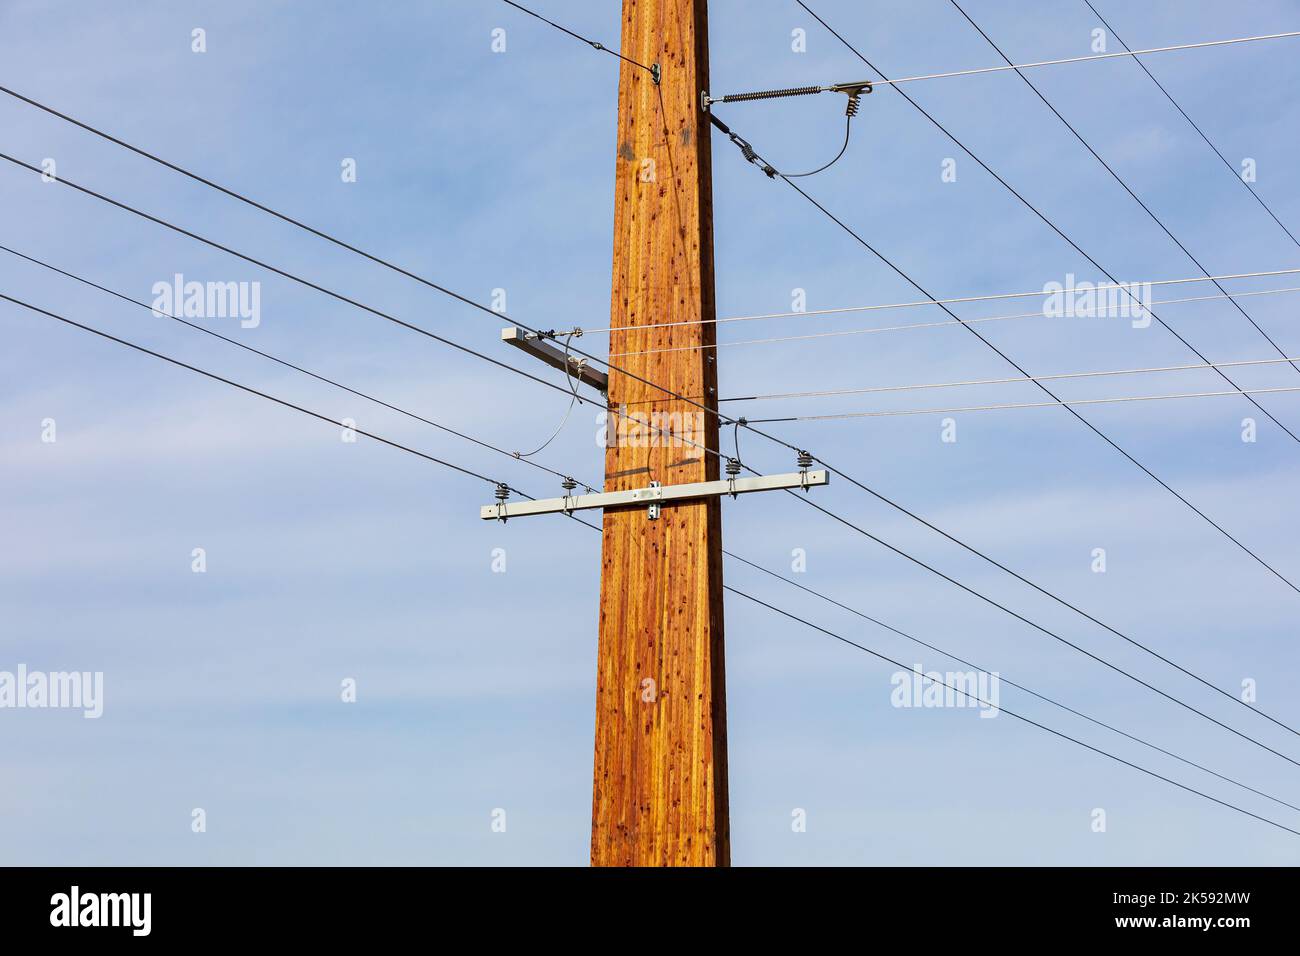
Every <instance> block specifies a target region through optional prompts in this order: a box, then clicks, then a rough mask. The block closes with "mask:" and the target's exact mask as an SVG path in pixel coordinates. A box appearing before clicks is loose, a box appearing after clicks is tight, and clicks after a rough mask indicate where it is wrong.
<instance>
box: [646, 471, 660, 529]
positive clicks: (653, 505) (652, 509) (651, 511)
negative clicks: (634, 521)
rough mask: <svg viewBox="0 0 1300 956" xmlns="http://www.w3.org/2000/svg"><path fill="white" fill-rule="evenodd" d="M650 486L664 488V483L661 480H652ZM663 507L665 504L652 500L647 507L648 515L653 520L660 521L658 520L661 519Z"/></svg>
mask: <svg viewBox="0 0 1300 956" xmlns="http://www.w3.org/2000/svg"><path fill="white" fill-rule="evenodd" d="M650 487H651V488H662V487H663V484H662V483H660V482H658V481H652V482H650ZM662 508H663V505H662V504H660V503H659V502H658V501H652V502H650V505H649V507H647V508H646V517H647V518H649V519H650V520H651V521H658V520H659V515H660V511H661V509H662Z"/></svg>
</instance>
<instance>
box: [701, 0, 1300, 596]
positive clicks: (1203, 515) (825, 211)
mask: <svg viewBox="0 0 1300 956" xmlns="http://www.w3.org/2000/svg"><path fill="white" fill-rule="evenodd" d="M798 2H800V3H802V0H798ZM900 92H901V91H900ZM718 122H719V121H717V120H716V119H714V123H715V125H717V124H718ZM785 182H786V183H787V185H789V186H790V188H791V189H793V190H794V191H795V192H797V193H799V195H801V196H803V197H804V199H806V200H808V202H810V203H812V204H813V205H814V206H815V207H817V209H818V210H819V211H820V212H821V213H822V214H823V215H824V216H826V217H827V218H828V219H830V220H831V221H832V222H833V223H835V224H836V225H837V226H839V227H840V228H841V229H843V230H844V231H845V232H847V233H848V234H849V235H850V236H852V237H853V238H854V239H855V240H856V241H857V242H858V243H859V244H860V245H861V246H862V247H863V248H865V249H867V250H868V251H869V252H870V253H871V254H872V255H874V256H875V257H876V258H878V259H879V260H880V261H881V262H883V263H885V264H886V265H887V266H889V268H890V269H892V270H893V271H894V272H895V273H897V274H898V275H899V276H901V277H902V278H903V279H905V280H906V281H907V282H908V283H909V284H911V285H912V286H913V287H914V288H915V289H917V291H919V292H920V293H921V294H922V295H925V296H929V295H930V293H929V292H927V291H926V290H925V289H924V288H923V287H922V286H921V285H920V283H918V282H917V281H916V280H915V279H913V278H912V277H911V276H910V275H908V274H907V273H906V272H904V271H903V270H902V269H901V268H899V267H898V266H897V265H895V264H894V263H893V262H892V261H891V260H889V259H887V258H886V257H885V256H884V255H883V254H882V253H880V252H879V251H878V250H877V249H876V248H875V247H874V246H872V245H871V244H870V243H869V242H867V241H866V240H865V239H864V238H862V236H861V235H859V234H858V233H857V232H855V231H854V230H853V229H852V228H851V227H850V226H849V225H848V224H847V223H845V222H844V221H843V220H842V219H840V218H839V217H837V216H836V215H835V214H834V213H832V212H831V211H830V210H829V209H827V208H826V207H825V206H824V205H822V204H821V203H820V202H818V201H817V200H816V199H814V198H813V197H812V196H811V195H809V194H808V193H807V192H805V191H804V190H803V189H802V188H800V186H799V185H798V184H797V183H792V182H790V181H789V180H785ZM940 308H941V309H943V310H944V311H945V312H947V313H948V315H950V316H951V317H952V318H953V319H955V320H956V321H958V322H961V324H962V326H963V327H964V328H966V329H967V330H968V331H970V333H971V334H972V335H974V336H975V337H976V338H978V339H979V340H980V341H981V342H983V343H984V344H985V345H986V346H988V347H989V348H990V349H992V350H993V351H994V352H996V353H997V354H998V356H1000V357H1001V358H1002V359H1003V360H1004V361H1005V362H1007V364H1008V365H1010V366H1011V367H1012V368H1014V369H1015V370H1016V371H1018V372H1020V374H1021V375H1024V376H1029V373H1028V372H1027V371H1026V370H1025V369H1024V368H1023V367H1022V366H1021V365H1019V364H1018V363H1017V362H1016V361H1015V360H1013V359H1012V358H1011V357H1010V356H1009V355H1007V354H1006V353H1005V352H1003V351H1002V350H1001V349H999V348H998V347H997V346H996V345H994V344H993V343H992V342H990V341H989V340H988V339H986V338H985V337H984V336H983V335H980V333H979V332H978V331H977V330H976V329H974V328H972V327H971V326H970V325H967V324H966V323H965V322H962V320H961V318H960V317H959V316H958V315H957V314H956V313H955V312H953V311H952V310H951V309H949V308H948V307H947V306H946V305H945V306H940ZM1152 316H1153V317H1155V316H1154V313H1152ZM1157 321H1159V320H1158V318H1157ZM1161 324H1162V325H1164V323H1163V322H1161ZM1165 327H1166V328H1168V326H1165ZM1171 331H1172V330H1171ZM1174 334H1175V335H1177V333H1174ZM1193 351H1195V350H1193ZM1196 354H1197V355H1198V356H1199V357H1200V358H1201V359H1202V360H1203V361H1206V362H1208V361H1209V360H1208V359H1206V358H1205V357H1204V356H1203V355H1201V353H1199V352H1196ZM1216 372H1217V374H1218V375H1220V376H1221V377H1223V378H1225V379H1227V376H1226V375H1224V373H1223V372H1222V371H1221V370H1217V369H1216ZM1228 381H1229V384H1232V385H1233V386H1234V387H1236V383H1234V382H1232V381H1231V379H1228ZM1034 384H1035V385H1037V387H1038V388H1039V389H1041V390H1042V391H1043V392H1044V393H1046V395H1047V396H1048V397H1049V398H1051V399H1052V400H1053V401H1054V402H1055V403H1057V404H1059V405H1061V406H1062V407H1063V408H1064V409H1065V410H1066V411H1067V412H1069V413H1070V414H1071V415H1073V416H1074V417H1075V418H1077V419H1078V420H1079V421H1080V422H1082V423H1083V424H1084V425H1085V426H1087V428H1088V429H1089V430H1090V431H1092V432H1093V433H1094V434H1096V435H1097V436H1098V437H1099V438H1101V439H1102V440H1103V441H1105V442H1106V444H1108V445H1110V446H1111V447H1112V448H1114V449H1115V450H1116V451H1118V452H1119V453H1120V454H1121V455H1123V456H1124V457H1125V458H1127V459H1128V460H1129V461H1131V462H1132V463H1133V464H1134V465H1136V466H1137V467H1138V468H1140V469H1141V470H1142V471H1143V472H1144V473H1145V474H1146V475H1147V476H1148V477H1150V478H1151V479H1152V480H1153V481H1155V482H1156V483H1157V484H1159V485H1160V486H1161V487H1162V488H1164V489H1165V490H1166V491H1168V492H1169V493H1170V494H1171V495H1173V496H1174V497H1176V498H1177V499H1178V500H1179V501H1181V502H1182V503H1183V504H1185V505H1186V506H1187V507H1188V508H1190V509H1191V510H1192V511H1194V512H1195V513H1196V514H1197V515H1199V516H1200V517H1201V518H1202V519H1203V520H1204V521H1206V522H1207V523H1208V524H1209V525H1210V526H1211V527H1213V528H1214V529H1215V530H1216V531H1218V532H1219V533H1220V534H1222V535H1223V536H1224V537H1225V538H1227V539H1228V540H1229V541H1231V542H1232V543H1233V544H1235V545H1236V546H1237V547H1239V548H1240V549H1241V550H1242V551H1244V552H1246V554H1248V555H1250V556H1251V557H1252V558H1253V559H1254V560H1255V561H1256V562H1258V563H1259V564H1260V565H1261V566H1262V567H1264V568H1266V569H1267V570H1268V571H1269V572H1270V573H1271V574H1273V576H1274V577H1276V578H1277V579H1278V580H1279V581H1281V582H1283V583H1284V584H1285V585H1286V586H1287V587H1289V588H1291V590H1293V591H1295V592H1296V593H1297V594H1300V587H1298V586H1296V585H1295V584H1293V583H1292V582H1291V581H1290V580H1288V579H1287V578H1286V577H1285V576H1284V575H1283V574H1282V573H1281V572H1280V571H1278V570H1277V569H1276V568H1274V567H1273V566H1272V565H1271V564H1269V563H1268V562H1267V561H1265V560H1264V559H1263V558H1261V557H1260V556H1259V555H1258V554H1256V553H1255V552H1254V551H1252V550H1251V549H1250V548H1248V547H1246V545H1245V544H1243V543H1242V542H1241V541H1240V540H1239V539H1238V538H1236V537H1234V536H1233V535H1232V534H1231V533H1229V532H1228V530H1227V529H1226V528H1224V527H1223V526H1222V525H1220V524H1219V523H1218V522H1216V521H1214V520H1213V519H1212V518H1210V516H1209V515H1207V514H1206V513H1205V512H1204V511H1202V510H1201V509H1200V508H1197V507H1196V506H1195V505H1194V504H1192V502H1191V501H1190V500H1188V499H1187V498H1186V497H1185V496H1184V495H1182V494H1181V493H1180V492H1178V491H1176V490H1175V489H1174V488H1173V486H1172V485H1170V484H1168V483H1167V482H1166V481H1165V480H1164V479H1162V478H1160V477H1159V476H1158V475H1156V473H1155V472H1153V471H1152V470H1151V469H1150V468H1148V467H1147V466H1146V465H1144V464H1142V462H1140V461H1138V460H1137V458H1135V457H1134V456H1133V455H1132V454H1130V453H1129V452H1127V451H1125V450H1124V449H1123V448H1122V447H1120V445H1119V444H1117V443H1116V442H1115V441H1114V439H1112V438H1111V437H1110V436H1108V435H1107V434H1106V433H1105V432H1103V431H1101V429H1099V428H1097V426H1096V425H1094V424H1092V422H1090V421H1088V419H1086V418H1084V417H1083V415H1081V414H1080V413H1079V412H1077V411H1076V410H1075V409H1073V408H1071V407H1070V406H1069V405H1065V404H1063V403H1062V402H1061V400H1060V398H1058V397H1057V395H1056V394H1055V393H1054V392H1052V391H1051V389H1049V388H1048V387H1047V386H1046V385H1044V384H1043V383H1042V382H1035V383H1034ZM1238 391H1240V389H1239V388H1238ZM1246 400H1247V401H1249V402H1251V404H1253V405H1254V406H1255V407H1256V408H1259V409H1260V411H1262V412H1264V414H1265V415H1268V417H1269V419H1270V420H1272V421H1274V422H1277V419H1275V418H1274V417H1273V416H1272V415H1271V414H1269V413H1268V411H1267V410H1265V409H1264V408H1263V407H1262V406H1260V405H1259V403H1258V402H1256V401H1255V400H1254V399H1253V398H1251V397H1250V396H1246ZM1277 424H1278V425H1279V427H1282V428H1284V429H1285V426H1283V425H1282V424H1281V423H1280V422H1277ZM760 434H762V433H760ZM1288 434H1290V432H1288ZM1293 437H1294V436H1293ZM1297 441H1300V439H1297ZM823 464H825V462H823ZM827 467H828V468H829V467H830V466H829V465H827ZM845 477H847V476H845Z"/></svg>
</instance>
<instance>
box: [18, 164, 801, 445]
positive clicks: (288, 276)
mask: <svg viewBox="0 0 1300 956" xmlns="http://www.w3.org/2000/svg"><path fill="white" fill-rule="evenodd" d="M143 155H147V154H143ZM151 158H152V157H151ZM0 159H3V160H6V161H8V162H10V163H12V164H14V165H15V166H18V167H21V168H22V169H26V170H28V171H29V172H33V173H40V174H42V175H43V173H42V171H41V170H40V169H39V168H37V167H36V166H33V165H31V164H30V163H25V162H23V161H22V160H20V159H16V158H15V157H13V156H10V155H8V154H6V153H0ZM160 162H162V161H161V160H160ZM164 165H168V166H170V164H167V163H164ZM171 168H177V167H171ZM185 175H191V176H192V174H190V173H186V174H185ZM193 178H195V179H199V181H201V182H207V181H206V180H202V179H200V178H199V177H193ZM54 181H55V182H58V183H61V184H62V185H65V186H69V187H71V188H72V189H75V190H77V191H78V192H81V193H83V194H85V195H87V196H92V197H94V198H95V199H98V200H100V201H101V202H105V203H108V204H109V205H112V206H116V207H117V208H119V209H122V210H124V211H126V212H129V213H132V214H133V215H136V216H139V217H140V218H142V219H146V220H148V221H149V222H152V223H155V224H157V225H160V226H163V227H164V228H167V229H170V230H172V231H173V232H176V233H179V234H180V235H183V236H187V237H189V238H191V239H194V240H195V241H197V242H201V243H203V244H205V245H207V246H211V247H212V248H214V249H218V250H220V251H222V252H225V253H227V254H229V255H232V256H235V257H236V258H239V259H242V260H244V261H245V262H249V263H252V264H253V265H256V266H259V267H261V268H263V269H266V270H267V271H269V272H273V273H275V274H276V275H278V276H281V277H283V278H286V279H289V280H291V281H293V282H297V283H298V284H300V285H303V286H306V287H307V288H309V289H314V290H315V291H317V292H321V293H323V294H325V295H328V296H330V297H331V298H334V299H337V300H338V301H340V302H343V303H345V304H347V305H351V306H353V307H355V308H358V309H361V310H362V311H365V312H369V313H371V314H372V315H376V316H379V317H380V318H382V319H387V320H388V321H390V322H393V323H395V324H397V325H400V326H402V327H403V328H407V329H410V330H411V331H413V332H418V333H420V334H421V335H424V336H427V337H428V338H431V339H434V340H435V341H438V342H441V343H443V344H444V345H448V346H451V347H452V348H455V349H457V350H459V351H461V352H465V353H467V354H469V355H473V356H475V357H476V358H480V359H482V360H483V361H485V362H489V363H491V364H492V365H496V366H498V367H499V368H503V369H506V370H507V371H510V372H514V373H515V374H516V375H521V376H523V377H524V378H527V379H529V380H531V381H534V382H538V383H540V384H542V385H545V386H546V387H547V388H550V389H553V390H555V391H558V392H560V393H561V394H563V395H565V396H571V395H572V392H571V391H570V390H569V389H568V388H566V387H562V386H560V385H556V384H555V383H554V382H548V381H546V380H545V379H543V378H539V377H538V376H536V375H533V374H531V373H529V372H525V371H523V370H521V369H518V368H515V367H514V366H512V365H508V364H506V363H505V362H501V361H499V360H497V359H494V358H490V357H488V356H487V355H484V354H483V353H482V352H478V351H476V350H474V349H472V348H470V347H468V346H466V345H461V344H460V343H458V342H454V341H452V340H451V339H448V338H444V337H443V336H440V335H437V334H436V333H433V332H430V331H429V330H428V329H425V328H422V327H420V326H418V325H414V324H412V323H410V322H407V321H405V320H403V319H399V318H397V317H396V316H394V315H391V314H389V313H387V312H383V311H381V310H379V309H376V308H374V307H372V306H369V305H366V304H365V303H363V302H359V301H357V300H356V299H352V298H350V297H348V296H346V295H343V294H342V293H340V292H336V291H334V290H333V289H328V288H326V287H325V286H322V285H320V284H318V283H316V282H312V281H311V280H309V279H305V278H303V277H302V276H299V275H296V274H295V273H292V272H289V271H287V270H285V269H281V268H279V267H277V266H273V265H271V264H270V263H267V262H265V261H263V260H261V259H257V258H255V257H253V256H250V255H247V254H245V253H242V252H239V251H238V250H237V249H233V248H231V247H230V246H226V245H223V244H222V243H219V242H216V241H215V240H212V239H208V238H206V237H205V236H201V235H199V234H198V233H196V232H192V231H190V230H188V229H185V228H184V227H182V226H178V225H176V224H175V223H172V222H169V221H168V220H166V219H162V218H160V217H158V216H154V215H152V214H150V213H147V212H144V211H143V210H141V209H137V208H136V207H134V206H131V205H128V204H127V203H124V202H121V201H119V200H116V199H113V198H111V197H109V196H106V195H104V194H103V193H99V192H96V191H95V190H93V189H90V188H89V187H86V186H82V185H81V184H79V183H76V182H73V181H72V180H70V179H66V178H62V177H60V178H58V179H56V180H54ZM214 188H217V189H220V190H221V191H222V192H225V193H227V194H228V195H232V196H235V197H236V198H240V199H243V200H244V201H245V202H249V203H250V204H251V205H253V206H255V207H256V208H258V209H261V210H264V211H266V212H268V213H270V214H271V215H274V216H277V217H278V218H281V219H283V220H285V221H286V222H290V223H292V224H294V225H296V226H299V227H300V228H302V229H305V230H306V231H308V232H311V233H313V234H314V235H318V236H321V237H322V238H324V239H327V240H329V241H330V242H333V243H335V244H337V245H339V246H341V247H343V248H345V249H348V250H350V251H353V252H356V253H357V254H358V255H362V256H364V257H365V258H367V259H370V260H371V261H373V262H376V263H379V264H380V265H383V266H385V267H387V268H389V269H392V270H393V271H395V272H398V273H400V274H402V275H405V276H408V277H410V278H412V279H414V280H416V281H417V282H420V283H421V284H423V285H426V286H428V287H429V288H431V289H435V290H437V291H438V292H441V293H442V294H444V295H447V296H449V297H451V298H453V299H456V300H457V301H458V302H462V303H464V304H466V305H469V306H471V307H472V308H474V309H477V310H478V311H480V312H482V313H484V314H486V315H490V316H492V317H493V318H495V319H497V320H498V321H514V322H515V324H516V325H517V326H518V327H519V328H521V329H524V330H525V331H527V332H531V333H533V334H534V335H537V336H538V337H542V338H548V337H553V336H552V335H551V334H550V333H545V332H541V331H539V330H538V329H534V328H532V327H531V326H528V325H525V324H524V323H522V322H519V321H518V320H512V319H511V318H510V317H509V316H508V315H506V314H505V313H504V312H496V311H494V310H493V309H490V308H488V307H487V306H485V305H483V304H482V303H480V302H475V301H474V300H473V299H470V298H468V297H466V296H463V295H461V294H460V293H458V292H454V291H452V290H451V289H448V288H446V287H445V286H441V285H439V284H437V283H435V282H432V281H430V280H429V279H426V278H424V277H423V276H419V275H417V274H415V273H413V272H410V271H408V270H406V269H403V268H401V267H400V266H396V265H394V264H392V263H390V262H388V261H386V260H384V259H380V258H379V257H377V256H374V255H371V254H370V253H367V252H364V251H362V250H360V249H357V248H356V247H354V246H351V245H349V244H347V243H345V242H343V241H341V240H338V239H335V238H334V237H332V236H329V235H327V234H325V233H322V232H319V231H318V230H315V229H313V228H312V227H310V226H307V225H305V224H303V223H300V222H297V221H296V220H294V219H291V218H289V217H287V216H284V215H282V214H280V213H276V212H274V211H273V210H270V209H268V208H267V207H265V206H262V205H260V204H258V203H255V202H252V201H251V200H247V199H244V197H242V196H239V195H238V194H237V193H233V192H231V191H229V190H226V189H224V188H222V187H220V186H214ZM571 351H572V352H573V353H574V354H576V355H579V356H581V357H583V358H587V359H590V360H592V361H595V362H599V363H600V364H602V365H604V366H605V367H606V368H608V369H610V370H611V371H615V372H619V373H620V374H623V375H626V376H628V377H629V378H631V379H634V380H635V381H638V382H641V383H643V384H645V385H647V386H650V387H651V388H655V389H658V390H659V391H661V392H663V393H664V394H666V395H670V396H672V397H674V398H679V399H681V400H683V401H685V402H688V403H689V404H691V405H693V406H695V407H696V408H699V409H700V410H701V411H703V412H706V413H708V414H711V415H715V416H718V415H719V413H718V411H717V409H715V408H709V407H707V406H705V405H702V404H700V403H699V402H696V401H694V400H692V399H690V398H687V397H686V396H684V395H679V394H677V393H676V392H673V391H671V390H669V389H667V388H664V387H663V386H662V385H659V384H657V383H655V382H652V381H650V380H649V379H647V378H644V377H642V376H640V375H637V374H636V373H635V372H631V371H629V370H627V369H623V368H619V367H618V366H617V365H613V364H611V363H610V362H609V361H608V360H606V359H602V358H600V357H598V356H595V355H592V354H591V353H590V352H584V351H583V350H581V349H579V348H576V347H571ZM578 401H580V402H581V401H585V399H582V398H579V399H578ZM719 418H721V416H719ZM727 421H728V423H731V421H730V420H729V419H728V420H727ZM643 424H644V423H643ZM650 427H653V426H650ZM660 431H661V430H660ZM673 437H674V438H675V439H676V440H679V441H682V442H684V443H686V444H688V445H692V446H693V447H698V448H704V446H702V445H697V444H696V443H695V442H692V441H690V440H689V439H686V438H683V437H681V436H677V435H674V436H673ZM764 437H767V438H769V439H770V440H771V441H774V442H777V443H778V444H781V445H784V446H785V447H786V448H787V449H789V450H791V451H796V452H797V451H798V450H799V449H797V448H795V447H794V446H793V445H790V444H789V443H787V442H782V441H781V440H780V439H777V438H774V437H772V436H764ZM706 450H708V451H710V452H712V453H713V454H715V455H719V456H720V457H722V456H721V455H720V453H719V452H717V451H715V450H713V449H706Z"/></svg>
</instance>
